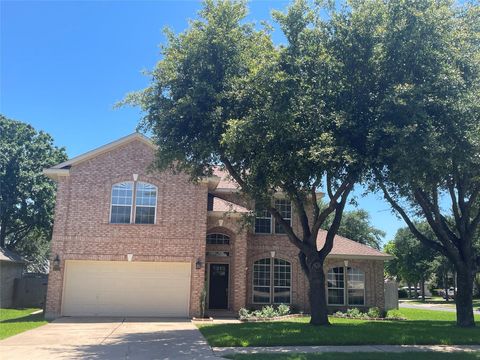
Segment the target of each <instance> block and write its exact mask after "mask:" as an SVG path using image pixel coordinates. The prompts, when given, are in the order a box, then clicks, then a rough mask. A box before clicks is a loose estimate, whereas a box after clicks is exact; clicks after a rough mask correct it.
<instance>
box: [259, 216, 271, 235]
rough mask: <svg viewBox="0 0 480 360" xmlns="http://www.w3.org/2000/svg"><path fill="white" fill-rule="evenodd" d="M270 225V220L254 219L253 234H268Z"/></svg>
mask: <svg viewBox="0 0 480 360" xmlns="http://www.w3.org/2000/svg"><path fill="white" fill-rule="evenodd" d="M271 223H272V219H270V218H268V219H263V218H256V219H255V233H257V234H270V233H271V232H272V230H271Z"/></svg>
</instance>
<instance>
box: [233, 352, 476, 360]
mask: <svg viewBox="0 0 480 360" xmlns="http://www.w3.org/2000/svg"><path fill="white" fill-rule="evenodd" d="M225 357H226V358H228V359H235V360H385V359H388V360H408V359H415V360H444V359H449V360H457V359H458V360H460V359H461V360H478V359H480V353H478V352H477V353H438V352H427V353H424V352H407V353H350V354H348V353H323V354H252V355H244V354H238V355H227V356H225Z"/></svg>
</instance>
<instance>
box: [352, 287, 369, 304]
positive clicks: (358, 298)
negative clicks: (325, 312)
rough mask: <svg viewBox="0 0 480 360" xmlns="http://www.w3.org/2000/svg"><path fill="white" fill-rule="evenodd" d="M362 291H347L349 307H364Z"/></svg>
mask: <svg viewBox="0 0 480 360" xmlns="http://www.w3.org/2000/svg"><path fill="white" fill-rule="evenodd" d="M364 303H365V300H364V291H363V289H361V290H357V289H348V304H349V305H364Z"/></svg>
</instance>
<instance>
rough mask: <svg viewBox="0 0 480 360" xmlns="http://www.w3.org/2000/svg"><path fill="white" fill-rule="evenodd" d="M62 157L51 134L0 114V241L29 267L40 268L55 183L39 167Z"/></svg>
mask: <svg viewBox="0 0 480 360" xmlns="http://www.w3.org/2000/svg"><path fill="white" fill-rule="evenodd" d="M66 158H67V155H66V153H65V149H63V148H58V147H56V146H54V145H53V139H52V137H51V136H50V135H48V134H46V133H45V132H42V131H40V132H37V131H36V130H35V129H34V128H33V127H32V126H30V125H28V124H25V123H22V122H20V121H15V120H11V119H8V118H6V117H5V116H3V115H0V246H1V247H7V248H9V249H13V250H16V251H17V252H19V253H20V254H22V255H24V256H25V257H26V258H27V259H28V260H30V261H31V265H33V270H40V271H41V270H44V269H43V268H44V265H45V261H46V259H47V253H48V250H49V241H50V238H51V232H52V226H53V210H54V207H55V189H56V187H55V183H54V182H53V181H51V180H50V179H48V178H46V177H45V176H44V175H43V173H42V171H43V169H45V168H48V167H50V166H52V165H55V164H58V163H60V162H62V161H65V160H66Z"/></svg>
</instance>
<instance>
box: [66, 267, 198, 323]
mask: <svg viewBox="0 0 480 360" xmlns="http://www.w3.org/2000/svg"><path fill="white" fill-rule="evenodd" d="M189 300H190V263H184V262H181V263H180V262H127V261H77V260H67V261H66V268H65V282H64V291H63V305H62V314H63V315H66V316H166V317H175V316H188V308H189Z"/></svg>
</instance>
